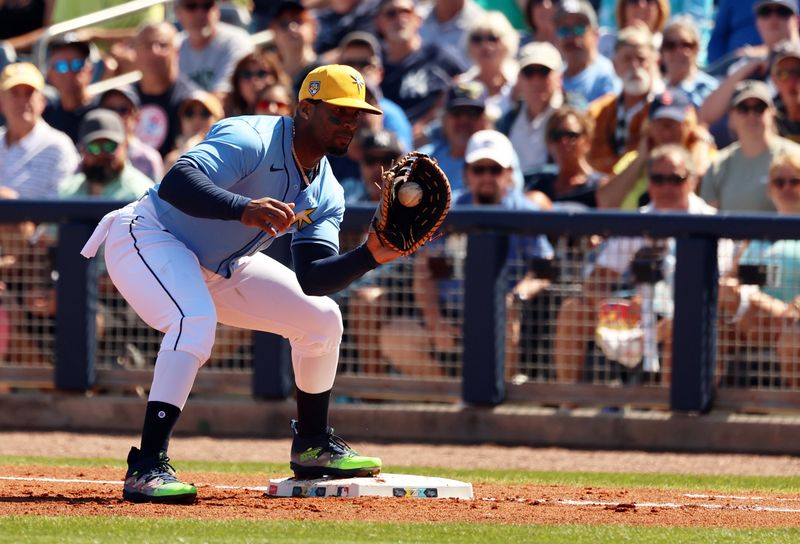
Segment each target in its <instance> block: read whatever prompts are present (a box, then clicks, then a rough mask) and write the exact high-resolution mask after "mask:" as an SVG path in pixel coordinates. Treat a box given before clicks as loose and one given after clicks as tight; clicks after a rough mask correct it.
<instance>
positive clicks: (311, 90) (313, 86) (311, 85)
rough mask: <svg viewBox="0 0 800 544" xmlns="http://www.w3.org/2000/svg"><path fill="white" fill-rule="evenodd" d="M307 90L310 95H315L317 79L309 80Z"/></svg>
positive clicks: (317, 86)
mask: <svg viewBox="0 0 800 544" xmlns="http://www.w3.org/2000/svg"><path fill="white" fill-rule="evenodd" d="M308 92H309V94H311V96H316V94H317V93H318V92H319V81H310V82H309V83H308Z"/></svg>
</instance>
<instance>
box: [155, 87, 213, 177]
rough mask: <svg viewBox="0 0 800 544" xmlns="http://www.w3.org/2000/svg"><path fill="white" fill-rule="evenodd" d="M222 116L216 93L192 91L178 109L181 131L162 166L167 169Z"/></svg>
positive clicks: (202, 137) (203, 136) (198, 141)
mask: <svg viewBox="0 0 800 544" xmlns="http://www.w3.org/2000/svg"><path fill="white" fill-rule="evenodd" d="M224 116H225V112H224V110H223V108H222V103H221V102H220V101H219V98H217V97H216V95H214V94H212V93H209V92H206V91H200V90H198V91H195V92H193V93H192V95H191V96H190V97H189V98H187V99H186V100H185V101H184V102H183V104H181V107H180V108H179V109H178V117H179V118H180V120H181V132H180V134H178V138H177V140H176V144H177V145H176V147H175V149H174V150H172V151H171V152H170V153H169V154H168V155H167V156H166V157H164V168H166V169H167V170H169V169H170V167H172V165H173V164H175V161H176V160H178V157H180V156H181V155H183V154H184V153H185V152H186V151H189V150H190V149H191V148H193V147H194V146H196V145H197V144H199V143H200V142H202V141H203V139H204V138H205V137H206V134H208V131H209V130H210V129H211V126H212V125H213V124H214V123H216V122H217V121H219V120H220V119H222V118H223V117H224Z"/></svg>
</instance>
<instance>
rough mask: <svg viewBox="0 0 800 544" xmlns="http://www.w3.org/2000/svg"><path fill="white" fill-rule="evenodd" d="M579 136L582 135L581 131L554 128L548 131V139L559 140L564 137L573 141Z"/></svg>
mask: <svg viewBox="0 0 800 544" xmlns="http://www.w3.org/2000/svg"><path fill="white" fill-rule="evenodd" d="M581 136H583V133H581V132H575V131H574V130H554V131H552V132H551V133H550V141H551V142H560V141H561V140H563V139H564V138H566V139H567V140H570V141H575V140H577V139H578V138H580V137H581Z"/></svg>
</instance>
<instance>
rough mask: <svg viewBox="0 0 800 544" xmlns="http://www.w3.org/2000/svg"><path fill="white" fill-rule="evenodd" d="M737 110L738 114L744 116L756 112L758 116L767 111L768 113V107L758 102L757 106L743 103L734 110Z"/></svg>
mask: <svg viewBox="0 0 800 544" xmlns="http://www.w3.org/2000/svg"><path fill="white" fill-rule="evenodd" d="M733 109H735V110H736V112H737V113H741V114H742V115H747V114H748V113H750V112H756V113H757V114H759V115H761V114H762V113H764V112H765V111H767V105H766V104H764V103H763V102H756V103H755V104H745V103H744V102H741V103H739V104H736V106H735V107H734V108H733Z"/></svg>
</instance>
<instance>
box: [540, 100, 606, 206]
mask: <svg viewBox="0 0 800 544" xmlns="http://www.w3.org/2000/svg"><path fill="white" fill-rule="evenodd" d="M593 130H594V122H593V121H592V118H591V117H589V116H588V115H587V114H586V113H585V112H582V111H581V110H579V109H577V108H573V107H570V106H564V107H561V108H559V109H557V110H555V111H554V112H553V113H552V114H551V115H550V117H549V118H548V120H547V123H546V124H545V136H546V142H547V144H546V145H547V148H548V150H549V153H550V156H551V157H552V158H553V160H554V162H555V167H556V168H555V171H554V172H553V171H549V170H547V171H543V172H540V173H538V174H536V175H532V176H526V177H525V182H526V183H525V189H526V194H527V196H528V197H529V198H532V199H533V200H534V201H536V202H541V197H539V196H538V195H536V194H531V193H532V192H538V193H542V194H543V195H544V196H545V197H546V198H547V199H549V200H550V201H551V202H553V203H561V202H571V203H578V204H581V205H583V206H586V207H587V208H596V207H597V192H598V190H599V189H600V188H601V187H602V186H603V185H604V184H605V183H606V181H607V180H608V178H607V176H606V174H604V173H603V172H598V171H597V170H595V169H594V168H592V167H591V166H590V165H589V162H588V161H587V160H586V155H587V153H588V152H589V146H590V145H591V141H592V132H593Z"/></svg>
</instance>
